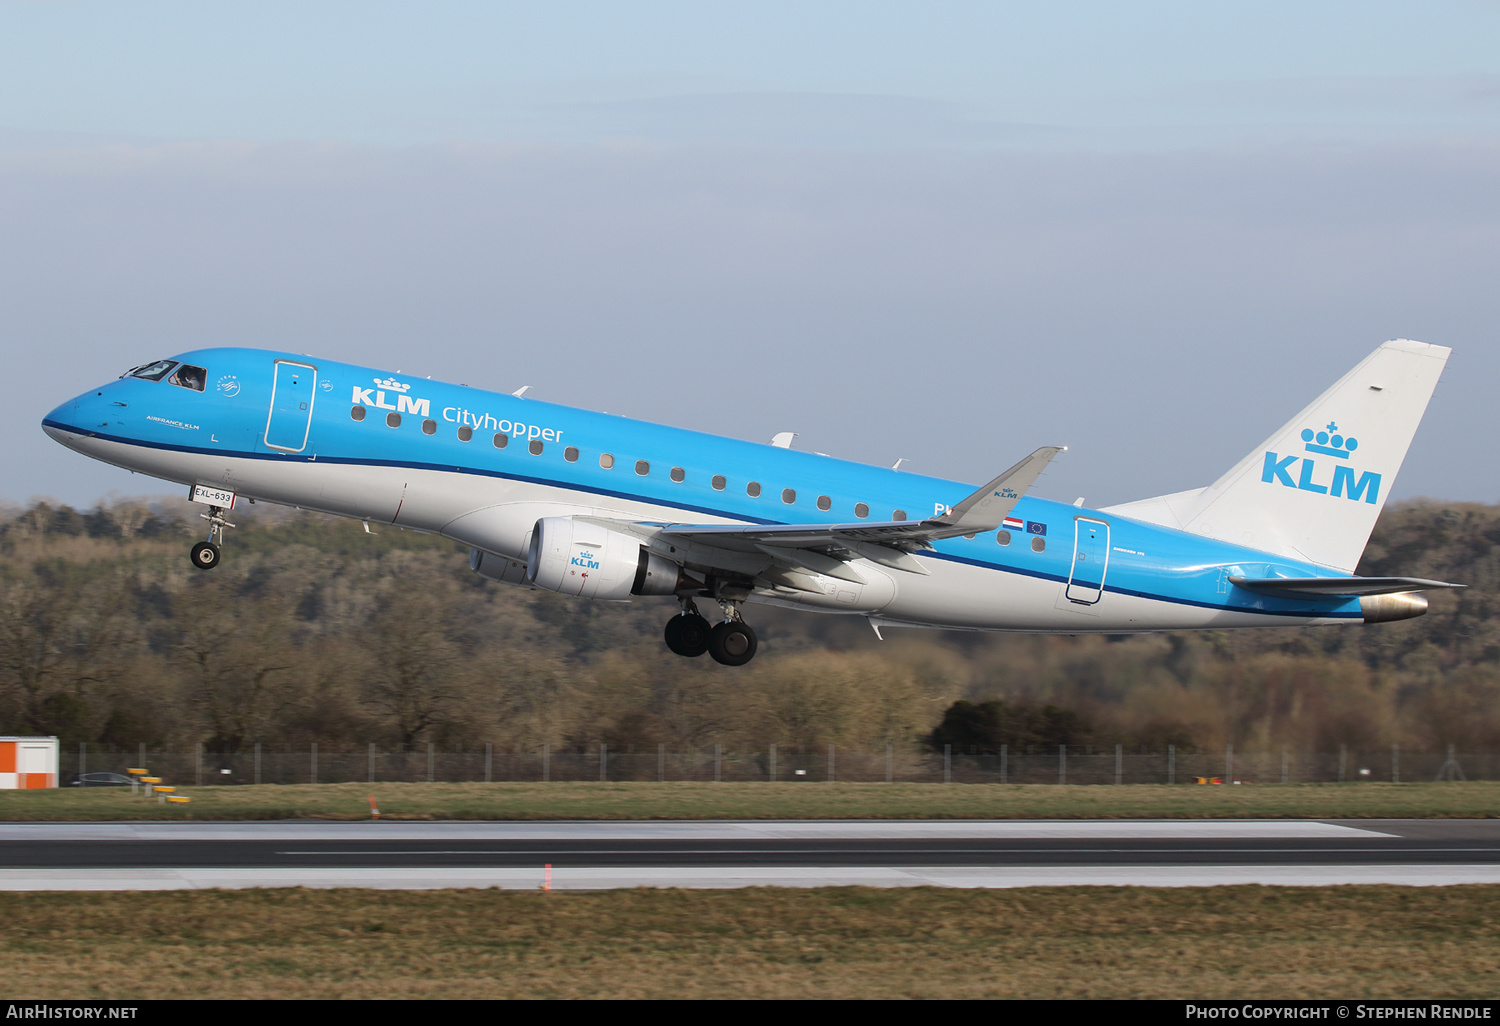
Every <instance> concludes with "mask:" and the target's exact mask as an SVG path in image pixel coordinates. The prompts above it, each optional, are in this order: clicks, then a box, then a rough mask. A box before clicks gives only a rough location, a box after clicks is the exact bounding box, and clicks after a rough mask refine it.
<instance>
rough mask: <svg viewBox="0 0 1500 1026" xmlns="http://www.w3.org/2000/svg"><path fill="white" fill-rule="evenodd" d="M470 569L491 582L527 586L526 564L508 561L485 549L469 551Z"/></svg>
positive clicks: (513, 560) (512, 560)
mask: <svg viewBox="0 0 1500 1026" xmlns="http://www.w3.org/2000/svg"><path fill="white" fill-rule="evenodd" d="M469 569H470V570H472V571H474V572H475V573H476V574H478V575H479V576H480V577H483V578H484V579H485V580H489V581H499V582H500V583H501V584H525V583H526V564H525V563H522V562H520V561H519V560H515V559H506V558H505V557H504V556H497V555H495V554H494V553H493V552H485V551H484V550H483V549H470V550H469Z"/></svg>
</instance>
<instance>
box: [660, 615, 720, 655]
mask: <svg viewBox="0 0 1500 1026" xmlns="http://www.w3.org/2000/svg"><path fill="white" fill-rule="evenodd" d="M709 630H710V628H709V626H708V621H707V620H705V619H704V618H703V617H701V616H699V615H698V614H697V613H687V614H679V615H677V616H674V617H672V619H670V620H668V621H667V630H666V638H667V647H668V648H669V649H671V650H672V651H673V652H675V653H677V654H678V655H680V656H687V657H688V658H689V659H691V658H694V657H696V656H701V655H702V654H703V653H704V652H707V651H708V635H709Z"/></svg>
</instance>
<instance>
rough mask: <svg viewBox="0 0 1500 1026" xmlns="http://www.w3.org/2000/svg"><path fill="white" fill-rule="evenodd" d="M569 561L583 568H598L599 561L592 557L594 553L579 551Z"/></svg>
mask: <svg viewBox="0 0 1500 1026" xmlns="http://www.w3.org/2000/svg"><path fill="white" fill-rule="evenodd" d="M571 562H572V564H573V565H574V566H576V567H580V568H582V569H584V570H597V569H599V561H598V560H597V559H595V558H594V554H593V553H592V552H579V553H578V555H576V556H574V557H573V559H572V560H571Z"/></svg>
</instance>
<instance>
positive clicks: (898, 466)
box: [891, 456, 906, 470]
mask: <svg viewBox="0 0 1500 1026" xmlns="http://www.w3.org/2000/svg"><path fill="white" fill-rule="evenodd" d="M905 462H906V457H905V456H903V457H901V458H900V459H899V460H897V461H896V462H895V463H892V464H891V469H892V470H900V469H901V464H903V463H905Z"/></svg>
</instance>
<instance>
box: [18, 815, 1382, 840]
mask: <svg viewBox="0 0 1500 1026" xmlns="http://www.w3.org/2000/svg"><path fill="white" fill-rule="evenodd" d="M1393 836H1395V835H1394V834H1388V833H1381V832H1380V831H1378V830H1375V829H1373V828H1371V827H1361V826H1357V825H1353V824H1352V823H1351V824H1350V825H1344V824H1342V823H1328V822H1320V821H1317V820H1295V819H1270V820H1251V819H1246V820H1201V819H1198V820H1181V819H1176V820H1172V819H1168V820H1123V819H1120V820H1113V819H1112V820H957V819H954V820H661V821H639V820H637V821H627V820H609V821H605V820H587V821H549V822H493V821H449V822H436V823H434V822H420V823H413V822H395V821H391V820H385V821H379V822H372V821H369V820H357V821H353V822H339V823H332V822H327V821H316V820H312V821H310V820H281V821H276V822H245V823H240V822H219V823H168V822H134V823H0V842H4V841H141V840H152V841H272V840H274V841H376V840H394V841H459V840H464V841H528V840H568V841H737V840H827V839H830V838H836V839H851V838H856V839H857V838H871V839H880V840H905V839H912V840H916V839H921V838H931V837H942V838H970V839H999V840H1012V839H1038V840H1047V839H1051V840H1094V839H1099V838H1112V837H1117V838H1122V839H1130V840H1248V839H1270V838H1286V839H1293V840H1296V839H1322V838H1354V837H1393Z"/></svg>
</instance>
